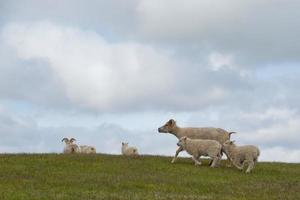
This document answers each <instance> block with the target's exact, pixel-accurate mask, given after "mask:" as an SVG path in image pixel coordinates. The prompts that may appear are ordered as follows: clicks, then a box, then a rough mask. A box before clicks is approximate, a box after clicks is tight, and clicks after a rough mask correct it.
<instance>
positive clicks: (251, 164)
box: [246, 160, 254, 173]
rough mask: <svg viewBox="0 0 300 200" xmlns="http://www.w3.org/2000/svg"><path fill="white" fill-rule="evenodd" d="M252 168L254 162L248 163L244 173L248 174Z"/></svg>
mask: <svg viewBox="0 0 300 200" xmlns="http://www.w3.org/2000/svg"><path fill="white" fill-rule="evenodd" d="M253 167H254V161H253V160H250V161H248V169H247V171H246V173H250V172H251V170H252V169H253Z"/></svg>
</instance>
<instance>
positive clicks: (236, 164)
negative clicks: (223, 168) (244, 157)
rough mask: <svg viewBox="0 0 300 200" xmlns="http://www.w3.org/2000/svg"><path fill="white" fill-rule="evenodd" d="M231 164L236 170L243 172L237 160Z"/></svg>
mask: <svg viewBox="0 0 300 200" xmlns="http://www.w3.org/2000/svg"><path fill="white" fill-rule="evenodd" d="M232 164H233V165H234V166H235V167H236V168H238V169H239V170H243V167H242V166H241V164H240V162H239V161H238V160H234V161H233V162H232Z"/></svg>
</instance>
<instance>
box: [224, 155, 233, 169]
mask: <svg viewBox="0 0 300 200" xmlns="http://www.w3.org/2000/svg"><path fill="white" fill-rule="evenodd" d="M224 154H225V155H226V157H227V163H226V167H231V163H232V160H231V159H230V157H229V156H228V155H227V153H225V152H224Z"/></svg>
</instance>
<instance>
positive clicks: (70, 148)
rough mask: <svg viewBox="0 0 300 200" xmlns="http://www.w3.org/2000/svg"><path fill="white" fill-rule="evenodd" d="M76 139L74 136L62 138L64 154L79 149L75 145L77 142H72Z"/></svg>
mask: <svg viewBox="0 0 300 200" xmlns="http://www.w3.org/2000/svg"><path fill="white" fill-rule="evenodd" d="M74 141H76V140H75V139H74V138H71V139H70V140H69V139H68V138H63V139H62V142H65V144H66V145H65V147H64V151H63V153H64V154H71V153H79V152H80V149H79V147H78V146H77V144H74V143H73V142H74Z"/></svg>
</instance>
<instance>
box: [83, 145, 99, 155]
mask: <svg viewBox="0 0 300 200" xmlns="http://www.w3.org/2000/svg"><path fill="white" fill-rule="evenodd" d="M79 148H80V153H83V154H95V153H96V148H95V147H92V146H87V145H81V146H79Z"/></svg>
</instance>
